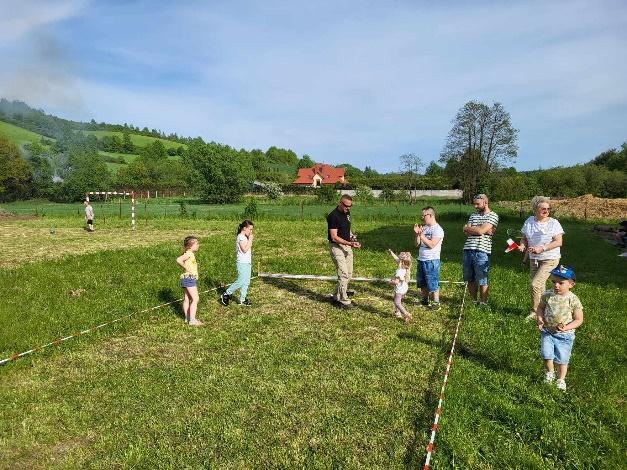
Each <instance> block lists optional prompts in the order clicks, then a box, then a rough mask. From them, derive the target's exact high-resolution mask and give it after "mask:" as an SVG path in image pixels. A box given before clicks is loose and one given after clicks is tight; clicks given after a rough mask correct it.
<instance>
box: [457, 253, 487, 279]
mask: <svg viewBox="0 0 627 470" xmlns="http://www.w3.org/2000/svg"><path fill="white" fill-rule="evenodd" d="M462 261H463V262H462V267H463V270H464V281H466V282H476V283H477V284H479V285H480V286H487V285H488V271H489V270H490V256H489V255H488V254H487V253H486V252H485V251H479V250H464V257H463V258H462Z"/></svg>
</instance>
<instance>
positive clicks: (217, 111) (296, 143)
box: [0, 0, 627, 172]
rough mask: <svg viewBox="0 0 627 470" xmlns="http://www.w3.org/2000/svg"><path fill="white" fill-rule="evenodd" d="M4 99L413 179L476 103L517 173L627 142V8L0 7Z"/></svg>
mask: <svg viewBox="0 0 627 470" xmlns="http://www.w3.org/2000/svg"><path fill="white" fill-rule="evenodd" d="M0 12H1V13H0V61H1V63H2V64H3V65H2V67H0V96H2V97H4V98H8V99H19V100H23V101H25V102H27V103H28V104H29V105H31V106H33V107H37V108H41V109H43V110H45V111H46V112H48V113H51V114H55V115H58V116H61V117H65V118H68V119H74V120H85V121H88V120H90V119H92V118H93V119H95V120H96V121H98V122H101V121H105V122H109V123H125V122H126V123H129V124H133V125H136V126H139V127H144V126H147V127H148V128H151V129H152V128H156V129H160V130H162V131H164V132H166V133H170V132H176V133H178V134H179V135H183V136H192V137H196V136H200V137H202V138H203V139H205V141H214V142H220V143H224V144H228V145H230V146H232V147H235V148H245V149H248V150H251V149H254V148H259V149H262V150H265V149H267V148H268V147H270V146H273V145H274V146H277V147H282V148H290V149H292V150H294V151H295V152H296V153H297V154H298V155H299V156H302V155H303V154H308V155H310V156H311V157H312V158H313V159H314V160H315V161H318V162H326V163H330V164H339V163H350V164H352V165H354V166H357V167H359V168H364V167H365V166H370V167H371V168H374V169H376V170H378V171H381V172H389V171H398V170H399V167H400V159H399V157H400V156H401V155H403V154H407V153H414V154H416V155H418V156H419V157H420V158H421V159H422V161H423V162H425V164H428V163H429V162H430V161H433V160H435V161H437V160H438V159H439V156H440V153H441V151H442V149H443V147H444V144H445V141H446V137H447V135H448V132H449V131H450V129H451V127H452V120H453V118H454V117H455V115H456V113H457V112H458V110H459V109H460V108H461V107H462V106H463V105H464V104H465V103H466V102H468V101H470V100H475V101H481V102H484V103H486V104H488V105H492V103H494V102H500V103H502V104H503V106H504V108H505V110H506V111H508V112H509V114H510V116H511V121H512V124H513V126H514V127H515V128H517V129H518V130H519V137H518V145H519V151H518V157H517V159H516V162H515V163H514V166H515V167H516V168H517V169H519V170H531V169H536V168H550V167H554V166H566V165H572V164H576V163H582V162H586V161H589V160H591V159H592V158H594V157H595V156H596V155H598V154H599V153H601V152H603V151H604V150H607V149H608V148H617V147H620V145H621V144H622V143H623V142H625V141H627V2H625V1H624V0H618V1H609V0H608V1H605V0H597V1H577V0H573V1H563V2H562V1H550V2H547V1H509V2H496V1H479V0H477V1H446V0H441V1H417V0H414V1H387V2H380V1H377V2H375V1H341V0H335V1H325V0H322V1H315V2H311V1H300V0H292V1H283V2H277V1H272V0H266V1H263V2H259V1H238V0H231V1H189V0H180V1H176V2H172V1H162V0H137V1H134V0H108V1H107V0H102V1H96V0H0Z"/></svg>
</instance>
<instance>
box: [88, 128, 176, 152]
mask: <svg viewBox="0 0 627 470" xmlns="http://www.w3.org/2000/svg"><path fill="white" fill-rule="evenodd" d="M81 132H83V133H84V134H91V135H95V136H96V137H97V138H99V139H102V138H103V137H104V136H105V135H110V136H114V135H116V136H118V137H119V138H120V139H122V137H123V133H122V132H116V131H81ZM130 136H131V142H133V145H137V146H138V147H145V146H146V145H149V144H152V143H153V142H154V141H155V140H160V141H161V143H162V144H163V146H164V147H165V148H166V149H169V148H178V147H180V146H181V145H182V146H183V147H187V145H185V144H180V143H178V142H172V141H171V140H166V139H158V138H156V137H148V136H146V135H139V134H133V133H131V134H130Z"/></svg>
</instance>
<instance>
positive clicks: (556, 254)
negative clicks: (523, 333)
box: [518, 196, 564, 321]
mask: <svg viewBox="0 0 627 470" xmlns="http://www.w3.org/2000/svg"><path fill="white" fill-rule="evenodd" d="M531 208H532V209H533V214H534V215H532V216H531V217H529V218H528V219H527V220H525V223H524V225H523V228H522V230H521V232H522V235H523V237H522V240H521V243H520V246H519V248H518V249H519V250H520V251H525V249H526V250H527V253H528V254H529V263H530V268H531V273H530V277H531V313H529V315H528V316H527V318H526V320H527V321H529V320H533V319H535V318H536V312H537V310H538V305H539V304H540V297H541V296H542V294H543V293H544V291H545V290H546V281H547V279H548V278H549V276H550V273H551V270H552V269H554V268H555V267H557V265H558V264H559V261H560V256H561V253H560V247H561V246H562V235H563V234H564V230H563V229H562V226H561V224H560V223H559V222H558V221H557V219H554V218H552V217H550V215H549V214H550V211H551V204H550V199H549V198H548V197H544V196H535V197H534V198H533V199H532V200H531Z"/></svg>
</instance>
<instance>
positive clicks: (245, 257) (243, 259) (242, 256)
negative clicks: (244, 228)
mask: <svg viewBox="0 0 627 470" xmlns="http://www.w3.org/2000/svg"><path fill="white" fill-rule="evenodd" d="M240 241H243V242H248V237H247V236H246V235H244V234H243V233H240V234H238V235H237V238H236V239H235V252H236V253H237V262H238V263H248V264H250V263H252V262H253V256H252V255H253V250H252V248H249V249H248V251H247V252H246V253H244V252H243V251H242V248H241V247H240V246H239V242H240Z"/></svg>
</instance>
